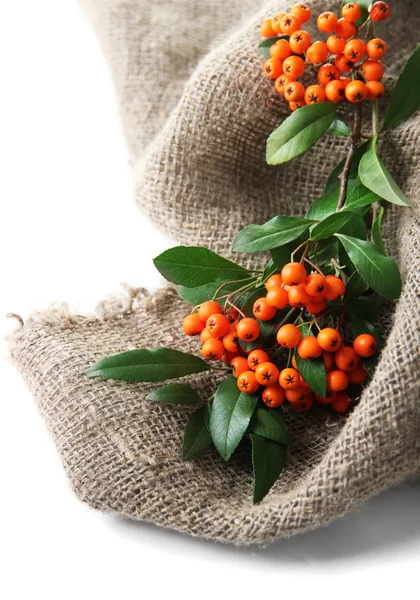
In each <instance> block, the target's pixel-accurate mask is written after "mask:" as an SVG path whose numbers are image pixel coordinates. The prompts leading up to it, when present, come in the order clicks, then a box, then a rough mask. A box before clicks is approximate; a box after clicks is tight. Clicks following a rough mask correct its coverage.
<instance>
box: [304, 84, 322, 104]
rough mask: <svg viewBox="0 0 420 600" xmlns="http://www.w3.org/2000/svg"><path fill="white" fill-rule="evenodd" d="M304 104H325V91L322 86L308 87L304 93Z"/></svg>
mask: <svg viewBox="0 0 420 600" xmlns="http://www.w3.org/2000/svg"><path fill="white" fill-rule="evenodd" d="M305 102H306V104H317V103H318V102H325V90H324V87H323V86H322V85H310V86H309V87H308V88H306V92H305Z"/></svg>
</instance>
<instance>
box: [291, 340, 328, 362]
mask: <svg viewBox="0 0 420 600" xmlns="http://www.w3.org/2000/svg"><path fill="white" fill-rule="evenodd" d="M297 351H298V354H299V356H300V358H303V359H304V360H308V359H310V358H318V357H319V356H321V354H322V348H321V346H320V345H319V343H318V340H317V339H316V337H314V336H312V335H308V336H307V337H304V338H303V339H301V340H300V342H299V345H298V347H297Z"/></svg>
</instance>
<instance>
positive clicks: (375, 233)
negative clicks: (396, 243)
mask: <svg viewBox="0 0 420 600" xmlns="http://www.w3.org/2000/svg"><path fill="white" fill-rule="evenodd" d="M384 214H385V209H384V207H383V206H381V207H380V209H379V213H378V216H377V217H376V219H375V220H374V221H373V223H372V231H371V234H372V244H375V246H376V248H377V249H378V251H379V252H380V253H381V254H385V255H386V250H385V246H384V242H383V239H382V219H383V218H384Z"/></svg>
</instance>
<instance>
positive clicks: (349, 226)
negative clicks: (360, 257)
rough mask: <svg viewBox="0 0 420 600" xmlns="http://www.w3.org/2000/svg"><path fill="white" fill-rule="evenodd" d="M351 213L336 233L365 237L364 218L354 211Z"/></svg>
mask: <svg viewBox="0 0 420 600" xmlns="http://www.w3.org/2000/svg"><path fill="white" fill-rule="evenodd" d="M351 213H352V216H351V218H350V219H349V220H348V221H347V223H344V225H342V227H341V228H340V232H337V233H345V234H346V235H351V236H352V237H357V238H360V239H366V223H365V221H364V219H363V218H362V217H361V216H360V215H359V214H358V213H356V212H354V211H351Z"/></svg>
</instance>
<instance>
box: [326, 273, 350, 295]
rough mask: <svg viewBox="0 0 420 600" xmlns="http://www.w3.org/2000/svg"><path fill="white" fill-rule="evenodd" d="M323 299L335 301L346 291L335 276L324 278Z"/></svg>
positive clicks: (341, 282)
mask: <svg viewBox="0 0 420 600" xmlns="http://www.w3.org/2000/svg"><path fill="white" fill-rule="evenodd" d="M325 280H326V284H327V285H326V291H325V297H326V299H327V300H337V298H338V297H339V296H342V295H343V294H344V292H345V291H346V286H345V285H344V283H343V281H342V280H341V279H340V278H339V277H336V276H335V275H327V276H326V278H325Z"/></svg>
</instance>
